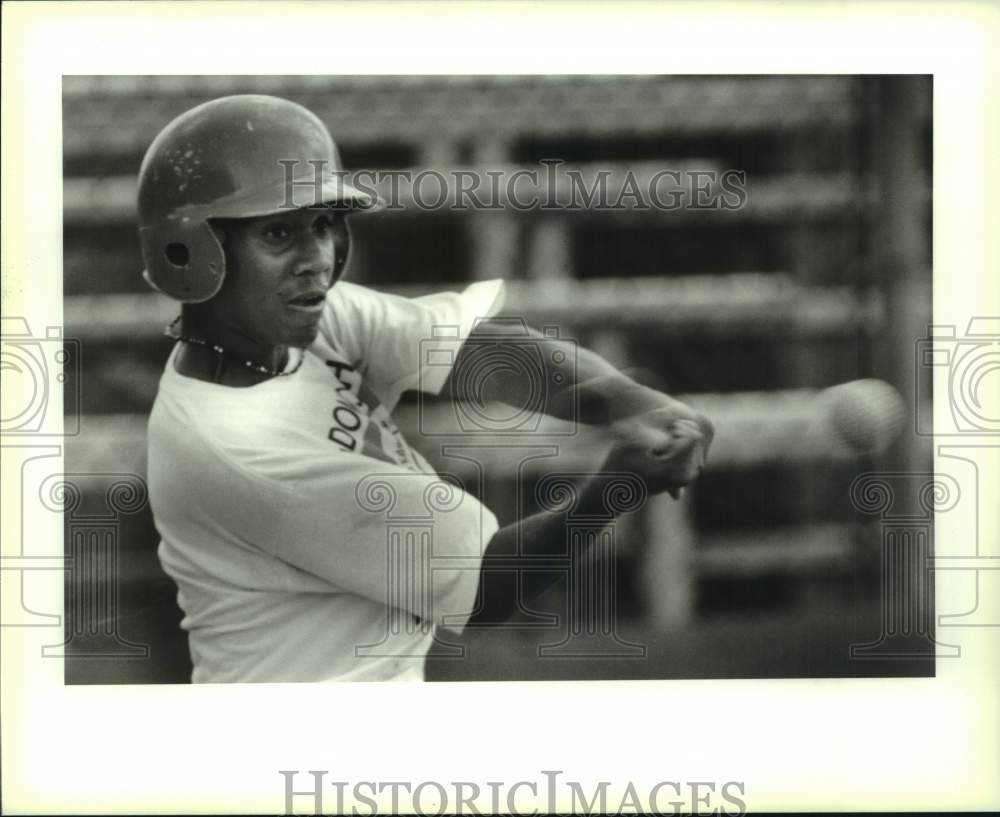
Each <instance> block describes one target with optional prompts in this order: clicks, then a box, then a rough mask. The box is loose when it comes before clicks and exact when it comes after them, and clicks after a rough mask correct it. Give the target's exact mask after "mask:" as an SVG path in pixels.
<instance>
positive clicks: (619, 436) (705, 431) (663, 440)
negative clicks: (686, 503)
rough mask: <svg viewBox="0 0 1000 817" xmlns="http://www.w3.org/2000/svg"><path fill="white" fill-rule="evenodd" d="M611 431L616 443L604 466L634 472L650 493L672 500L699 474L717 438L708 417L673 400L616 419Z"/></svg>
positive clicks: (677, 497) (609, 468) (678, 496)
mask: <svg viewBox="0 0 1000 817" xmlns="http://www.w3.org/2000/svg"><path fill="white" fill-rule="evenodd" d="M611 430H612V434H613V435H614V439H615V441H614V444H613V446H612V449H611V453H610V454H609V455H608V459H607V461H606V466H605V467H606V468H607V469H608V470H609V471H611V470H614V471H626V472H630V473H634V474H636V475H637V476H639V477H641V478H642V479H643V480H644V481H645V482H646V486H647V488H648V489H649V490H650V492H652V493H659V492H662V491H666V492H667V493H669V494H670V495H671V496H672V497H673V498H674V499H679V498H680V496H681V491H682V490H683V488H684V487H685V486H687V485H689V484H690V483H691V482H693V481H694V480H695V479H697V477H698V475H699V474H700V473H701V470H702V468H703V467H704V466H705V462H706V460H707V458H708V450H709V448H710V446H711V444H712V438H713V437H714V435H715V429H714V427H713V425H712V423H711V421H709V420H708V418H707V417H705V416H703V415H700V414H696V413H695V412H692V411H691V410H690V409H688V408H687V406H684V405H683V404H682V403H677V402H676V401H669V402H668V403H667V404H665V405H664V406H662V407H659V408H655V409H652V410H650V411H646V412H643V413H640V414H637V415H634V416H632V417H628V418H626V419H623V420H619V421H617V422H616V423H614V424H613V425H612V427H611Z"/></svg>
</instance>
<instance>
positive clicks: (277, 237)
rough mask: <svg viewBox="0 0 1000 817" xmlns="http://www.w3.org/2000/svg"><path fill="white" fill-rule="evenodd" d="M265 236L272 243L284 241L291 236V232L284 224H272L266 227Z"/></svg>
mask: <svg viewBox="0 0 1000 817" xmlns="http://www.w3.org/2000/svg"><path fill="white" fill-rule="evenodd" d="M263 235H264V238H267V239H269V240H271V241H284V240H285V239H286V238H288V236H290V235H291V230H290V229H289V228H288V225H287V224H284V223H282V222H272V223H270V224H266V225H264V229H263Z"/></svg>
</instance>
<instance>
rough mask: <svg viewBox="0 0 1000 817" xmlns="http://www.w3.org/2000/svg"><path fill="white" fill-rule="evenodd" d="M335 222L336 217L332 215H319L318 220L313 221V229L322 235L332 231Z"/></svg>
mask: <svg viewBox="0 0 1000 817" xmlns="http://www.w3.org/2000/svg"><path fill="white" fill-rule="evenodd" d="M334 223H335V217H334V216H331V215H323V216H319V217H318V218H317V219H316V221H314V222H313V230H315V231H316V232H317V233H319V234H320V235H325V234H326V233H328V232H330V231H331V230H332V229H333V227H334Z"/></svg>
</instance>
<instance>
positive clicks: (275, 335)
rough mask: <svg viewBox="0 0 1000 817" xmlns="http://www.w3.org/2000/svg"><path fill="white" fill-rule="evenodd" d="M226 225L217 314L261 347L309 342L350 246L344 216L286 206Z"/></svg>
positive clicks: (300, 344) (215, 302)
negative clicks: (340, 259) (337, 264)
mask: <svg viewBox="0 0 1000 817" xmlns="http://www.w3.org/2000/svg"><path fill="white" fill-rule="evenodd" d="M221 227H222V232H223V241H224V244H225V249H226V278H225V281H224V283H223V286H222V289H221V290H220V291H219V294H218V295H217V296H216V297H215V298H214V299H213V309H214V311H215V315H216V317H217V319H219V320H221V321H223V322H225V324H226V325H227V327H229V328H230V330H235V331H237V332H239V333H240V334H242V335H244V336H245V337H247V338H248V339H249V340H252V341H254V342H256V343H258V344H260V345H261V346H262V347H263V348H274V347H278V346H298V347H304V346H308V345H309V344H310V343H312V342H313V340H314V339H315V338H316V334H317V332H318V331H319V319H320V315H321V314H322V312H323V299H324V296H325V295H326V292H327V290H329V289H330V287H331V286H333V284H334V278H333V274H334V272H333V271H334V266H335V262H336V259H337V257H338V254H339V253H344V252H346V251H347V247H346V225H345V222H344V215H343V214H342V213H336V212H334V211H332V210H324V209H316V210H308V209H302V210H289V211H288V212H282V213H278V214H276V215H269V216H260V217H258V218H248V219H239V220H233V221H226V222H224V223H223V224H222V225H221Z"/></svg>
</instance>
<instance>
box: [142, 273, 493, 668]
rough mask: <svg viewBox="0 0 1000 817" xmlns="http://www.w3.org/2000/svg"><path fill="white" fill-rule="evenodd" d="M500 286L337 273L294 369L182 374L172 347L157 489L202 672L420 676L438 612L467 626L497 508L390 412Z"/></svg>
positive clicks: (154, 447) (169, 560) (435, 375)
mask: <svg viewBox="0 0 1000 817" xmlns="http://www.w3.org/2000/svg"><path fill="white" fill-rule="evenodd" d="M502 296H503V284H502V282H500V281H484V282H480V283H476V284H473V285H472V286H470V287H468V288H467V289H466V290H465V291H464V292H462V293H441V294H436V295H429V296H425V297H422V298H414V299H406V298H401V297H398V296H393V295H387V294H382V293H377V292H374V291H372V290H369V289H367V288H365V287H361V286H358V285H356V284H351V283H348V282H340V283H338V284H337V285H336V286H334V287H333V289H331V290H330V292H329V293H328V295H327V298H326V305H325V308H324V312H323V317H322V320H321V324H320V333H319V335H318V336H317V339H316V341H315V342H314V343H313V344H312V345H311V346H310V347H309V349H308V350H307V351H305V352H304V353H303V354H304V358H303V361H302V365H301V367H300V368H299V370H298V371H296V372H295V373H294V374H292V375H290V376H286V377H274V378H271V379H269V380H267V381H264V382H263V383H260V384H258V385H255V386H250V387H246V388H233V387H228V386H221V385H218V384H215V383H207V382H204V381H201V380H196V379H194V378H189V377H185V376H183V375H181V374H179V373H178V372H177V371H176V370H175V368H174V358H175V356H176V351H177V349H176V347H175V349H174V352H173V353H171V355H170V359H169V360H168V362H167V366H166V368H165V370H164V373H163V376H162V378H161V380H160V387H159V392H158V394H157V397H156V402H155V405H154V406H153V411H152V414H151V416H150V420H149V488H150V503H151V506H152V510H153V516H154V519H155V522H156V528H157V530H158V532H159V534H160V537H161V542H160V546H159V549H158V554H159V557H160V562H161V564H162V565H163V568H164V570H165V571H166V572H167V573H168V574H169V575H170V576H171V577H172V578H173V579H174V580H175V581H176V582H177V585H178V596H177V598H178V603H179V605H180V607H181V609H182V610H183V612H184V619H183V621H182V623H181V626H182V627H184V629H186V630H187V631H188V634H189V643H190V649H191V657H192V661H193V663H194V674H193V678H192V680H193V681H195V682H235V681H325V680H363V681H368V680H403V679H407V680H410V679H413V680H420V679H422V678H423V665H424V657H425V655H426V653H427V650H428V649H429V648H430V646H431V643H432V638H433V631H434V628H435V627H436V626H438V625H444V626H447V627H448V628H449V629H453V630H456V631H459V632H460V631H461V629H462V627H464V625H465V623H466V621H467V620H468V617H469V615H470V614H471V612H472V609H473V605H474V600H475V596H476V590H477V587H478V581H479V566H480V561H481V559H482V554H483V552H484V549H485V547H486V545H487V543H488V542H489V540H490V538H491V537H492V536H493V534H494V533H495V532H496V530H497V522H496V518H495V517H494V516H493V514H492V513H491V512H490V511H489V510H488V509H487V508H486V507H484V506H483V505H482V504H480V503H479V502H478V501H477V500H476V499H475V498H474V497H473V496H471V495H470V494H467V493H465V492H464V491H462V490H461V489H459V488H457V487H453V486H451V484H450V483H447V482H444V481H443V480H442V479H441V478H440V477H438V476H437V474H436V473H435V472H434V470H433V469H432V468H431V467H430V465H428V463H427V462H426V460H424V458H423V457H421V456H420V454H419V453H417V452H416V451H414V450H413V449H412V448H410V446H409V445H408V444H407V442H406V440H405V439H404V438H403V436H402V435H401V434H400V432H399V431H398V429H397V428H396V426H395V425H394V424H393V422H392V419H391V417H390V412H391V411H392V409H393V408H394V407H395V405H396V403H397V401H398V400H399V397H400V395H401V394H402V393H403V392H404V391H407V390H411V389H416V388H418V387H419V388H421V389H423V390H424V391H428V392H431V393H437V392H439V391H440V389H441V387H442V386H443V385H444V381H445V379H446V377H447V375H448V373H449V371H450V361H451V360H453V359H454V353H455V352H457V349H458V346H459V345H460V344H461V342H462V340H463V339H464V338H465V337H467V335H468V333H469V331H470V330H471V329H472V327H473V325H474V322H475V320H476V319H478V318H482V317H487V316H490V315H493V314H495V313H496V311H497V310H498V309H499V308H500V306H501V302H502ZM297 355H298V352H297V351H296V350H293V351H292V354H291V360H290V361H289V365H290V366H292V365H294V363H295V362H296V361H297V359H298V358H297Z"/></svg>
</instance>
